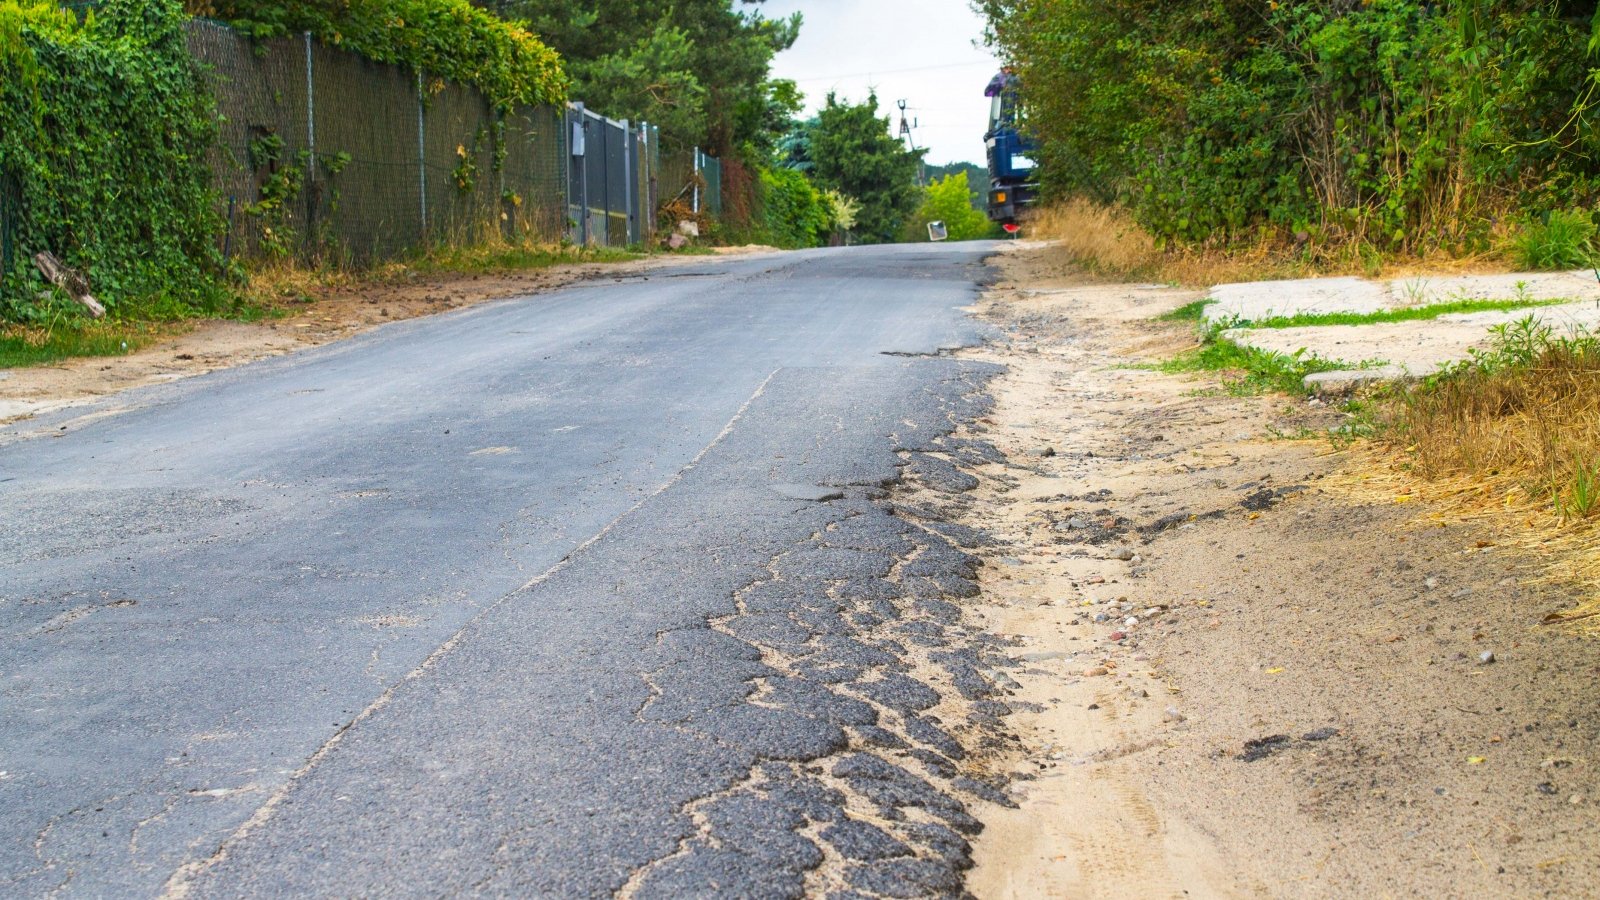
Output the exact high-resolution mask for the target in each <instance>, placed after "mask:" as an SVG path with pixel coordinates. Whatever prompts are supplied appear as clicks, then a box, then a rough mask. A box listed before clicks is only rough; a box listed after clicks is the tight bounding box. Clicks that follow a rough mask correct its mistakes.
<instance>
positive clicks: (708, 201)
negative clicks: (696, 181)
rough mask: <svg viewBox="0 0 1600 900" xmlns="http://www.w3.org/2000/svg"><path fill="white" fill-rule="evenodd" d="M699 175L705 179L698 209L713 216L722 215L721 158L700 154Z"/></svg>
mask: <svg viewBox="0 0 1600 900" xmlns="http://www.w3.org/2000/svg"><path fill="white" fill-rule="evenodd" d="M700 177H701V178H703V179H705V183H706V185H705V196H704V197H703V198H702V199H701V202H700V211H701V212H704V213H708V214H710V215H711V216H712V217H713V218H715V217H717V216H720V215H722V160H720V159H717V158H716V157H715V156H707V155H705V154H704V153H701V154H700Z"/></svg>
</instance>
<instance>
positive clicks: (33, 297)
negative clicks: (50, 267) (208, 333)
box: [0, 0, 225, 343]
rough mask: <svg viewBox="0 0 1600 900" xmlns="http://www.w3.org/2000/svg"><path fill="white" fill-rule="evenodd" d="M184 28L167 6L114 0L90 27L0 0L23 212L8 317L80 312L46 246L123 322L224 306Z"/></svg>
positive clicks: (2, 299)
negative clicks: (58, 283) (39, 263)
mask: <svg viewBox="0 0 1600 900" xmlns="http://www.w3.org/2000/svg"><path fill="white" fill-rule="evenodd" d="M183 21H184V17H183V12H182V10H181V9H180V8H179V7H178V5H177V4H176V3H175V2H167V0H109V2H107V3H105V4H104V5H101V6H99V7H97V8H96V9H95V10H93V11H91V12H89V13H88V14H86V15H85V17H84V18H83V20H82V21H80V20H79V19H78V18H77V17H76V16H75V15H74V14H72V13H70V12H67V11H64V10H62V9H61V8H60V7H58V6H56V5H55V4H54V3H49V2H45V3H34V2H18V0H0V183H9V184H11V185H13V186H14V193H13V196H12V198H11V199H12V202H14V203H16V205H17V209H16V210H15V211H14V215H13V216H11V217H9V218H11V219H12V221H13V226H12V227H13V229H14V234H13V241H14V247H13V258H12V259H11V260H10V265H9V267H7V268H6V269H5V270H4V271H3V272H0V320H5V321H10V322H13V323H20V324H23V325H29V326H35V327H39V326H43V325H45V324H47V323H57V324H59V320H61V318H62V317H63V316H64V315H66V312H65V311H66V310H68V309H71V308H73V307H72V306H71V305H70V301H69V300H67V299H66V298H64V297H62V296H60V295H59V293H58V292H55V291H52V290H50V289H48V288H47V285H46V284H45V282H44V281H43V279H42V278H41V277H40V276H39V274H38V273H37V272H36V271H35V270H34V268H33V265H32V255H33V254H35V253H38V252H41V251H49V252H52V253H54V254H56V255H57V256H58V257H60V258H61V259H62V261H64V262H65V263H66V264H67V265H68V266H72V267H76V268H78V269H80V270H82V271H85V272H87V273H88V274H89V278H90V286H91V289H92V290H93V292H94V293H95V294H96V296H97V297H98V298H99V299H100V300H101V301H102V302H104V303H105V305H106V307H107V309H108V310H110V311H111V314H112V315H113V316H115V317H122V318H129V317H140V318H151V319H172V318H180V317H183V316H187V315H192V314H195V313H198V312H205V311H211V310H215V309H216V308H218V306H219V305H220V304H222V303H223V302H225V297H224V293H223V291H222V290H221V288H220V286H219V279H221V277H222V274H223V264H222V259H221V254H220V253H219V252H218V249H217V246H216V243H215V240H214V238H215V235H216V234H217V233H218V228H219V221H218V217H217V213H216V211H215V206H214V205H213V199H212V194H211V191H210V189H209V186H208V183H207V179H208V176H207V171H206V169H205V165H204V156H205V153H206V151H207V149H208V148H209V147H210V145H211V141H212V139H213V135H214V123H213V121H212V117H211V110H210V104H209V101H208V100H207V97H206V93H205V91H204V90H203V89H202V87H201V85H200V82H199V79H198V76H197V74H196V72H195V69H194V64H193V62H192V61H191V59H190V57H189V53H188V51H187V50H186V49H185V45H184V36H183ZM8 193H11V192H8ZM4 202H6V201H5V198H0V203H4ZM41 298H43V299H41ZM56 330H59V329H56ZM119 343H120V342H119Z"/></svg>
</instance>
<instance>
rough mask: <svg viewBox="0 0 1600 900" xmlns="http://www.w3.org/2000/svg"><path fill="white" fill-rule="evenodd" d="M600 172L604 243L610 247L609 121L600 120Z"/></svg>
mask: <svg viewBox="0 0 1600 900" xmlns="http://www.w3.org/2000/svg"><path fill="white" fill-rule="evenodd" d="M600 172H601V173H602V179H601V180H602V181H603V182H604V183H603V184H602V185H601V186H600V203H601V205H602V206H604V207H605V222H606V232H605V242H606V246H607V247H609V246H611V120H610V119H607V118H605V117H603V116H602V117H601V118H600Z"/></svg>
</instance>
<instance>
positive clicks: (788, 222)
mask: <svg viewBox="0 0 1600 900" xmlns="http://www.w3.org/2000/svg"><path fill="white" fill-rule="evenodd" d="M761 191H762V200H763V204H762V215H763V220H764V222H765V224H766V229H767V236H768V240H769V241H770V242H771V243H772V244H774V245H775V246H779V247H788V248H796V247H815V246H818V245H819V244H822V243H825V242H826V240H827V236H828V233H829V231H830V230H831V229H832V227H833V221H832V217H831V216H829V214H828V209H829V207H828V202H827V200H826V199H825V198H824V197H823V196H822V194H821V192H819V191H818V190H817V189H816V187H814V186H813V185H812V184H811V182H810V181H809V180H808V179H807V178H806V176H804V175H802V174H801V173H799V172H796V171H795V170H793V169H763V170H762V172H761Z"/></svg>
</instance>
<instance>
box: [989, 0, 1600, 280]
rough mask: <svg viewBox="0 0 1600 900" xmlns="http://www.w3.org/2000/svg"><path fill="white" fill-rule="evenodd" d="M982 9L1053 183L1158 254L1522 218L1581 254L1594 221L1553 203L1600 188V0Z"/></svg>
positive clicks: (1551, 257) (1544, 262) (1334, 253)
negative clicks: (1116, 218) (1598, 10)
mask: <svg viewBox="0 0 1600 900" xmlns="http://www.w3.org/2000/svg"><path fill="white" fill-rule="evenodd" d="M979 5H980V7H981V8H982V9H983V10H984V11H985V12H986V13H987V15H988V18H989V22H990V26H991V37H992V38H993V40H994V42H995V43H996V44H997V46H998V48H999V49H1000V51H1001V53H1002V54H1003V55H1004V56H1005V57H1006V58H1007V59H1008V60H1009V61H1011V63H1012V64H1014V65H1015V67H1016V68H1017V70H1018V73H1019V75H1020V77H1021V82H1022V91H1023V101H1024V105H1025V119H1026V123H1025V124H1026V127H1027V128H1028V129H1029V130H1030V131H1031V132H1032V133H1033V134H1034V135H1036V137H1037V138H1038V140H1039V143H1040V146H1039V157H1040V161H1041V164H1042V166H1043V173H1044V179H1045V187H1046V190H1047V193H1048V195H1050V196H1052V197H1054V198H1057V199H1060V198H1066V197H1082V198H1087V199H1090V200H1093V201H1096V202H1098V203H1100V204H1105V205H1114V206H1117V207H1120V208H1124V209H1126V210H1128V211H1129V212H1130V213H1131V216H1132V219H1133V222H1134V224H1136V225H1137V226H1138V227H1139V228H1140V229H1142V230H1143V231H1145V232H1147V233H1148V235H1149V236H1150V238H1151V240H1152V242H1153V244H1154V248H1155V249H1156V250H1162V249H1166V248H1170V247H1174V246H1190V247H1192V246H1209V247H1227V248H1240V247H1256V246H1261V245H1268V246H1272V247H1275V248H1277V249H1278V250H1279V251H1280V252H1282V253H1284V254H1285V255H1288V256H1292V257H1293V258H1295V259H1298V260H1302V261H1305V262H1307V263H1310V264H1321V263H1325V262H1328V261H1333V262H1337V263H1338V264H1340V265H1343V266H1349V265H1350V264H1351V263H1352V262H1363V261H1367V260H1371V259H1373V258H1381V257H1382V256H1384V255H1388V254H1397V253H1405V254H1419V253H1428V252H1432V251H1435V250H1441V251H1445V252H1448V253H1452V254H1456V255H1463V254H1474V253H1482V252H1485V251H1488V250H1491V249H1493V248H1494V247H1495V245H1496V243H1497V241H1498V240H1499V233H1500V232H1501V231H1502V230H1503V229H1504V228H1505V224H1504V223H1506V222H1517V221H1522V222H1531V227H1530V228H1529V229H1528V230H1529V231H1530V232H1539V231H1543V232H1544V234H1541V235H1538V236H1534V237H1529V238H1527V239H1526V241H1527V243H1526V246H1525V248H1524V251H1523V260H1524V262H1525V264H1528V265H1536V266H1540V267H1547V266H1555V267H1561V266H1572V265H1578V264H1582V263H1581V261H1580V260H1581V257H1583V256H1584V255H1585V254H1586V247H1585V245H1586V243H1587V241H1588V239H1589V236H1590V235H1591V234H1592V228H1588V229H1586V228H1585V227H1584V223H1585V221H1586V218H1587V217H1586V216H1585V215H1583V214H1581V213H1580V214H1576V215H1574V214H1571V213H1565V212H1561V211H1567V210H1574V209H1577V210H1586V209H1589V208H1592V207H1593V206H1594V204H1595V201H1596V199H1597V195H1600V154H1597V152H1596V151H1597V150H1600V131H1597V130H1596V129H1595V127H1594V115H1595V112H1596V104H1600V95H1597V92H1596V89H1595V84H1596V80H1595V79H1596V74H1595V73H1596V57H1595V50H1596V47H1597V41H1596V33H1595V25H1594V13H1595V6H1594V4H1593V3H1578V4H1576V5H1575V4H1573V3H1569V2H1555V0H1463V2H1455V3H1445V4H1437V3H1428V2H1422V0H1371V2H1363V3H1359V4H1356V3H1346V2H1342V0H1341V2H1333V0H1318V2H1306V3H1277V2H1271V3H1261V2H1257V0H1220V2H1215V0H1179V2H1176V3H1168V4H1160V5H1155V6H1152V5H1150V4H1148V3H1140V2H1132V0H1110V2H1106V0H980V2H979ZM1551 211H1556V212H1555V213H1551ZM1546 250H1549V251H1550V252H1546Z"/></svg>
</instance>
